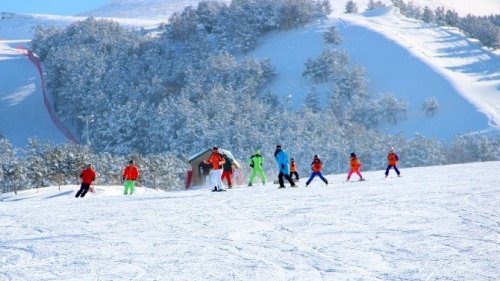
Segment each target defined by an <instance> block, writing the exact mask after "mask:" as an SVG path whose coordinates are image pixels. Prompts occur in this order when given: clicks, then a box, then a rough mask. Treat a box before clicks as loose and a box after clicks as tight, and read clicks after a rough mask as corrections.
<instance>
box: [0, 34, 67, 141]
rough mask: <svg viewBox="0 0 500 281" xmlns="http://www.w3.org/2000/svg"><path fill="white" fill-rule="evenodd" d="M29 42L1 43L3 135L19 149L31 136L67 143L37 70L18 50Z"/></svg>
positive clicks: (0, 123) (0, 124)
mask: <svg viewBox="0 0 500 281" xmlns="http://www.w3.org/2000/svg"><path fill="white" fill-rule="evenodd" d="M27 43H28V42H26V41H25V40H24V41H23V40H6V41H2V40H0V133H2V134H3V136H4V137H5V138H7V139H8V140H9V141H10V142H11V143H12V144H13V145H15V146H17V147H24V146H26V144H27V143H28V139H29V138H32V137H37V138H38V139H41V140H49V141H53V142H56V143H64V142H65V141H66V138H65V137H64V135H63V134H62V133H61V132H60V131H59V130H58V129H57V127H56V126H55V124H54V123H53V122H52V120H51V119H50V116H49V113H48V112H47V109H46V108H45V106H44V102H43V95H42V89H41V82H40V76H39V75H38V72H37V69H36V68H35V66H34V65H33V64H32V63H31V62H30V61H29V59H28V57H27V56H26V55H25V54H23V53H21V52H20V51H19V50H18V49H17V47H18V46H22V45H26V44H27Z"/></svg>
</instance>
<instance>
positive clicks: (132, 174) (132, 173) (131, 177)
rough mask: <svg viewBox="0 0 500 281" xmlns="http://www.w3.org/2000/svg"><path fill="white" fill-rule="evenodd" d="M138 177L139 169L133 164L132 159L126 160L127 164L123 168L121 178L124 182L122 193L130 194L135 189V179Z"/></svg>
mask: <svg viewBox="0 0 500 281" xmlns="http://www.w3.org/2000/svg"><path fill="white" fill-rule="evenodd" d="M138 178H139V169H138V168H137V167H136V166H135V165H134V161H133V160H130V161H128V166H127V167H125V170H123V175H122V179H123V181H124V182H125V188H124V190H123V194H124V195H128V194H130V195H132V194H133V193H134V191H135V181H136V180H137V179H138Z"/></svg>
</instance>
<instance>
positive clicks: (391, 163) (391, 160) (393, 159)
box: [385, 147, 401, 178]
mask: <svg viewBox="0 0 500 281" xmlns="http://www.w3.org/2000/svg"><path fill="white" fill-rule="evenodd" d="M398 161H399V157H398V155H397V154H396V153H394V148H393V147H391V148H390V149H389V154H387V162H388V164H387V169H386V170H385V177H386V178H387V176H388V175H389V170H390V169H391V168H394V170H395V171H396V174H398V177H400V176H401V173H400V172H399V170H398V167H397V166H396V165H398Z"/></svg>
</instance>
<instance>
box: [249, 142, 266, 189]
mask: <svg viewBox="0 0 500 281" xmlns="http://www.w3.org/2000/svg"><path fill="white" fill-rule="evenodd" d="M263 163H264V158H262V155H260V151H259V150H256V151H255V154H254V155H252V156H250V159H249V160H248V164H250V167H252V174H251V175H250V181H249V182H248V186H252V183H253V180H254V179H255V175H257V173H258V174H259V176H260V179H261V181H262V184H266V175H265V174H264V170H263V169H262V164H263Z"/></svg>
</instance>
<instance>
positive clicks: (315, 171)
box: [306, 155, 328, 187]
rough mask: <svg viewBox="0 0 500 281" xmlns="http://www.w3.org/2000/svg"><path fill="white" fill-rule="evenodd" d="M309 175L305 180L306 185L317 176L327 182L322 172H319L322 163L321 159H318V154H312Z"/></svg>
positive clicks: (321, 168)
mask: <svg viewBox="0 0 500 281" xmlns="http://www.w3.org/2000/svg"><path fill="white" fill-rule="evenodd" d="M311 170H312V173H311V176H310V177H309V179H308V180H307V182H306V187H307V186H309V184H310V183H311V181H312V180H313V179H314V178H315V177H316V176H319V178H320V179H321V180H322V181H323V182H324V183H325V184H328V181H327V180H326V179H325V177H323V174H321V170H323V163H322V162H321V159H319V156H318V155H314V159H313V162H312V163H311Z"/></svg>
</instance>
